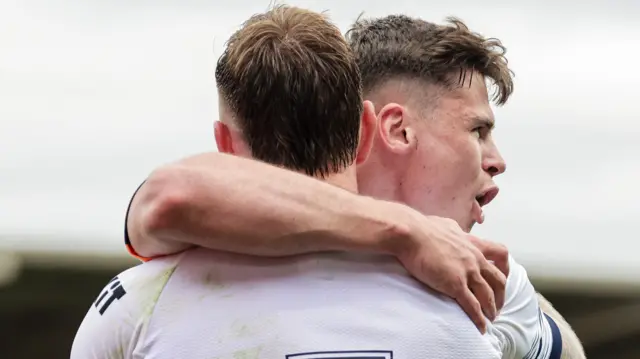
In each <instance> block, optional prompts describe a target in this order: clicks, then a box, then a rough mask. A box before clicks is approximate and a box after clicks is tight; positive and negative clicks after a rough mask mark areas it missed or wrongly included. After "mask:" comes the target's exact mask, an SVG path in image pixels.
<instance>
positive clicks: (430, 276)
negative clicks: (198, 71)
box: [127, 153, 509, 331]
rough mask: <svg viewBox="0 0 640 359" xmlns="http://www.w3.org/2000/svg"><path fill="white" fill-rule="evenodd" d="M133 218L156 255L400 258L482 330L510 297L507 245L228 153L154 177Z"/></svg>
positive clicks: (136, 201) (136, 231) (138, 244)
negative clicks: (338, 253)
mask: <svg viewBox="0 0 640 359" xmlns="http://www.w3.org/2000/svg"><path fill="white" fill-rule="evenodd" d="M127 223H128V234H129V237H130V241H131V244H132V246H133V248H134V250H135V252H137V253H138V254H140V255H142V256H146V257H153V256H159V255H165V254H171V253H176V252H179V251H181V250H185V249H188V248H189V247H191V246H202V247H206V248H211V249H216V250H221V251H229V252H237V253H244V254H252V255H261V256H284V255H293V254H300V253H310V252H319V251H327V250H342V251H367V252H377V253H386V254H390V255H394V256H395V257H396V258H398V260H399V261H400V262H401V263H402V264H403V265H404V266H405V268H406V269H407V270H408V271H409V272H410V273H411V274H412V275H414V276H415V277H416V278H417V279H418V280H420V281H421V282H423V283H425V284H427V285H428V286H430V287H431V288H433V289H435V290H437V291H439V292H441V293H443V294H446V295H448V296H450V297H452V298H454V299H455V300H456V301H457V302H458V303H459V304H460V305H461V306H462V308H463V309H464V311H465V312H466V313H467V314H469V316H470V317H471V319H472V320H473V321H474V322H475V323H476V325H477V326H478V328H480V329H481V331H484V329H485V326H486V320H485V317H484V314H486V316H487V317H489V318H490V319H493V318H495V316H496V312H497V309H500V308H501V307H502V303H503V302H504V287H505V282H506V275H507V274H508V271H509V270H508V251H507V250H506V248H504V246H501V245H497V244H495V243H491V242H488V241H482V240H479V239H477V238H475V237H473V236H471V235H469V234H467V233H464V232H463V231H462V230H461V229H460V227H459V226H458V224H457V223H455V222H454V221H452V220H450V219H444V218H439V217H425V216H423V215H421V214H420V213H418V212H417V211H415V210H413V209H411V208H409V207H408V206H405V205H402V204H399V203H393V202H386V201H380V200H375V199H373V198H370V197H365V196H360V195H357V194H354V193H351V192H348V191H345V190H343V189H340V188H337V187H334V186H332V185H329V184H327V183H323V182H321V181H318V180H316V179H313V178H311V177H307V176H304V175H301V174H298V173H294V172H291V171H287V170H283V169H281V168H277V167H274V166H271V165H268V164H265V163H261V162H257V161H253V160H247V159H242V158H239V157H235V156H229V155H225V154H221V153H206V154H201V155H197V156H193V157H190V158H187V159H184V160H182V161H179V162H178V163H176V164H173V165H169V166H165V167H164V168H160V169H158V170H157V171H155V172H154V173H152V174H151V176H150V177H149V178H148V180H147V181H146V183H145V184H143V185H142V186H141V188H140V190H139V191H138V193H137V195H135V196H134V198H133V201H132V203H131V207H130V212H129V215H128V219H127ZM489 260H491V261H493V262H494V263H495V264H496V265H495V266H494V265H493V264H492V263H490V262H489ZM483 313H484V314H483Z"/></svg>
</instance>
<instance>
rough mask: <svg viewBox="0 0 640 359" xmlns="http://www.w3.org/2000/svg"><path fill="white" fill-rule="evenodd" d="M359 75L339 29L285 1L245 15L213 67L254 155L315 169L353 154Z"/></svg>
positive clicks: (329, 168) (322, 171)
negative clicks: (260, 12)
mask: <svg viewBox="0 0 640 359" xmlns="http://www.w3.org/2000/svg"><path fill="white" fill-rule="evenodd" d="M360 81H361V79H360V72H359V71H358V67H357V64H356V61H355V57H354V55H353V53H352V51H351V49H350V48H349V46H348V44H347V42H346V40H345V39H344V37H343V36H342V34H341V32H340V30H339V29H338V28H337V27H336V26H335V25H334V24H332V23H331V22H330V21H329V20H328V18H327V17H326V16H325V15H323V14H319V13H316V12H312V11H309V10H305V9H300V8H297V7H290V6H285V5H280V6H276V7H274V8H272V9H271V10H270V11H268V12H266V13H263V14H258V15H254V16H252V17H251V18H250V19H249V20H247V21H246V22H245V23H244V24H243V25H242V28H241V29H240V30H238V31H237V32H236V33H235V34H233V35H232V36H231V38H230V39H229V41H228V42H227V48H226V50H225V51H224V53H223V54H222V56H221V57H220V59H219V60H218V64H217V68H216V82H217V85H218V90H219V92H220V95H221V96H223V98H224V100H225V101H226V103H227V104H228V105H229V107H230V108H231V110H232V111H233V112H234V114H235V115H236V117H237V120H238V121H237V122H238V124H239V127H240V129H241V130H242V132H243V134H244V136H245V140H246V141H247V143H248V145H249V147H250V148H251V151H252V154H253V156H254V157H255V158H256V159H260V160H263V161H265V162H269V163H272V164H276V165H280V166H283V167H286V168H289V169H292V170H296V171H303V172H305V173H307V174H309V175H319V176H324V175H326V174H328V173H332V172H337V171H339V170H341V169H343V168H345V167H346V166H348V165H351V164H352V163H353V161H354V160H355V155H356V150H357V147H358V137H359V129H360V116H361V113H362V106H363V105H362V88H361V82H360Z"/></svg>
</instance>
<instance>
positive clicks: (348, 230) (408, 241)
mask: <svg viewBox="0 0 640 359" xmlns="http://www.w3.org/2000/svg"><path fill="white" fill-rule="evenodd" d="M350 211H351V213H349V214H348V215H347V216H345V218H348V221H349V223H348V224H346V226H345V227H344V228H345V237H346V238H348V240H347V241H346V242H345V243H348V246H349V247H350V248H345V249H346V250H357V251H363V252H373V253H382V254H389V255H393V256H398V255H399V254H400V253H404V252H406V251H407V249H408V248H410V247H411V246H412V245H413V239H414V236H412V233H413V228H415V226H414V225H413V223H414V221H415V218H416V217H415V211H414V210H413V209H411V208H409V207H407V206H405V205H402V204H400V203H395V202H388V201H381V200H376V199H373V198H371V197H365V196H360V198H359V200H358V201H355V206H353V207H352V208H351V209H350Z"/></svg>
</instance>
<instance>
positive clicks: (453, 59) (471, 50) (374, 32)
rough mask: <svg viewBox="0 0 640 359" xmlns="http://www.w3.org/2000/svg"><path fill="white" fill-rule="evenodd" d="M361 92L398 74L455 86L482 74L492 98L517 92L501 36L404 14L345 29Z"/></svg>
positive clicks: (455, 21) (454, 21)
mask: <svg viewBox="0 0 640 359" xmlns="http://www.w3.org/2000/svg"><path fill="white" fill-rule="evenodd" d="M347 40H348V42H349V45H350V46H351V48H352V49H353V51H354V53H355V55H356V58H357V61H358V66H359V68H360V72H361V74H362V81H363V90H364V92H365V94H368V93H371V92H373V91H374V90H376V88H378V87H379V86H381V85H383V84H384V83H385V82H386V81H388V80H391V79H395V78H406V79H412V80H415V79H418V80H424V81H425V82H426V83H428V84H435V85H440V86H443V87H445V88H448V89H454V88H456V87H459V86H463V85H464V84H469V83H470V79H469V78H466V76H468V75H469V74H473V73H474V72H477V73H480V74H481V75H483V76H484V77H485V79H489V80H491V81H492V82H493V84H494V85H495V87H496V92H495V93H494V96H493V100H495V102H496V103H497V104H499V105H502V104H504V103H506V102H507V100H508V99H509V96H510V95H511V93H512V92H513V78H512V73H511V71H510V70H509V68H508V66H507V60H506V58H505V57H504V55H505V52H506V50H505V48H504V46H502V44H501V43H500V41H499V40H497V39H492V38H484V37H483V36H482V35H479V34H477V33H473V32H471V31H470V30H469V28H468V27H467V26H466V25H465V24H464V23H463V22H462V21H460V20H458V19H455V18H449V24H447V25H437V24H433V23H430V22H427V21H424V20H421V19H417V18H411V17H408V16H404V15H390V16H386V17H383V18H378V19H373V20H359V21H357V22H356V23H355V24H354V25H353V27H352V28H351V30H349V31H348V32H347Z"/></svg>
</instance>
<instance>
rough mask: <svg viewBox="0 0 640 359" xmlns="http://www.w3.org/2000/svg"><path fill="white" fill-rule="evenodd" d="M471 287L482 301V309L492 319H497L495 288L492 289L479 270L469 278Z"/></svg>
mask: <svg viewBox="0 0 640 359" xmlns="http://www.w3.org/2000/svg"><path fill="white" fill-rule="evenodd" d="M469 289H470V290H471V292H473V294H474V295H475V296H476V299H477V300H478V302H480V306H481V307H482V311H483V312H484V314H485V315H486V316H487V318H489V320H491V321H493V320H494V319H496V313H497V310H496V299H495V296H494V294H493V289H491V286H490V285H489V283H487V281H486V280H485V279H484V277H483V276H482V275H481V274H480V273H479V272H478V273H474V274H473V275H472V276H471V277H470V278H469Z"/></svg>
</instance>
